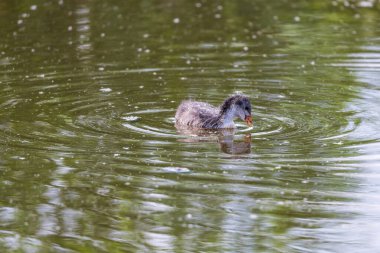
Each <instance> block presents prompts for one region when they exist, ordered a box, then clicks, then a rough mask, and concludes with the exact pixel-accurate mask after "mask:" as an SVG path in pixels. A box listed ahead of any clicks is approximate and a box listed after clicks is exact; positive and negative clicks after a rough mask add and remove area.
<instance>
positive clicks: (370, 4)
mask: <svg viewBox="0 0 380 253" xmlns="http://www.w3.org/2000/svg"><path fill="white" fill-rule="evenodd" d="M373 2H374V1H360V2H359V3H358V6H359V7H363V8H371V7H373Z"/></svg>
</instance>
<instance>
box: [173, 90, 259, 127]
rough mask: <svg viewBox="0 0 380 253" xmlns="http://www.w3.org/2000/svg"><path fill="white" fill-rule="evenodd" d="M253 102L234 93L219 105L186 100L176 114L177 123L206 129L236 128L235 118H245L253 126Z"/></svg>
mask: <svg viewBox="0 0 380 253" xmlns="http://www.w3.org/2000/svg"><path fill="white" fill-rule="evenodd" d="M251 108H252V107H251V103H250V101H249V98H248V97H247V96H245V95H240V94H239V95H233V96H231V97H229V98H227V99H226V100H225V101H224V102H223V103H222V104H221V105H220V106H219V107H215V106H212V105H210V104H208V103H205V102H197V101H192V100H185V101H182V103H181V104H180V105H179V107H178V109H177V112H176V114H175V120H176V125H177V126H179V127H194V128H204V129H223V128H235V123H234V119H236V118H240V119H242V120H244V121H245V122H246V123H247V125H248V126H252V115H251Z"/></svg>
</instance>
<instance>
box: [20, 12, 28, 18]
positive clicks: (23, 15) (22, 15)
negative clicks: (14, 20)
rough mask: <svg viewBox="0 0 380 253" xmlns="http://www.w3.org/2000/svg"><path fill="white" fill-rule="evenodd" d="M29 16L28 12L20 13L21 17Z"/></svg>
mask: <svg viewBox="0 0 380 253" xmlns="http://www.w3.org/2000/svg"><path fill="white" fill-rule="evenodd" d="M29 16H30V15H29V14H28V13H22V14H21V17H22V18H28V17H29Z"/></svg>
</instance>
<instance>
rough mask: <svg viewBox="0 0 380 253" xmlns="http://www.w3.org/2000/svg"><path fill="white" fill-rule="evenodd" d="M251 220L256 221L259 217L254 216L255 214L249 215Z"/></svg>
mask: <svg viewBox="0 0 380 253" xmlns="http://www.w3.org/2000/svg"><path fill="white" fill-rule="evenodd" d="M249 218H250V219H251V220H256V219H257V218H258V217H257V214H253V213H251V214H250V215H249Z"/></svg>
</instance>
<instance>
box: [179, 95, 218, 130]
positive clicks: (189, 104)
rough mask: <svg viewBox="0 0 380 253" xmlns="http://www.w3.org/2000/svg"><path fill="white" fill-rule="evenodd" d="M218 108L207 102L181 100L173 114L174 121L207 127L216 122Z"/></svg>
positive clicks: (185, 124) (186, 124)
mask: <svg viewBox="0 0 380 253" xmlns="http://www.w3.org/2000/svg"><path fill="white" fill-rule="evenodd" d="M218 115H219V109H218V108H216V107H215V106H212V105H210V104H208V103H204V102H197V101H189V100H187V101H183V102H182V103H181V104H180V106H179V107H178V109H177V112H176V114H175V119H176V123H177V124H180V125H184V126H192V127H208V128H212V125H213V124H215V123H216V121H217V117H218Z"/></svg>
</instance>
